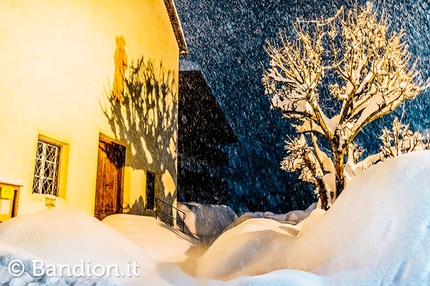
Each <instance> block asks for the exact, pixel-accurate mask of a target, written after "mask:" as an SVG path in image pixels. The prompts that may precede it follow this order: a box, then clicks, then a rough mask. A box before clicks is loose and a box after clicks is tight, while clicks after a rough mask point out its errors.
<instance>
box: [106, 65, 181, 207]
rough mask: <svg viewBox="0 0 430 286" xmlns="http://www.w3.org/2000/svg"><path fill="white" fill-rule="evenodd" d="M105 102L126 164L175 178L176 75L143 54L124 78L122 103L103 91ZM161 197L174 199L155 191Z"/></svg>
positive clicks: (160, 191)
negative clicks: (122, 145) (124, 147)
mask: <svg viewBox="0 0 430 286" xmlns="http://www.w3.org/2000/svg"><path fill="white" fill-rule="evenodd" d="M105 95H106V98H107V101H108V104H106V105H105V106H103V105H102V104H100V105H101V108H102V111H103V113H104V115H105V116H106V117H107V119H108V122H109V124H110V127H111V129H112V131H113V132H114V134H115V137H116V139H118V140H121V141H125V142H127V144H129V145H128V147H129V148H127V155H126V156H127V160H126V164H127V165H128V166H130V167H132V168H133V169H136V170H144V171H147V170H150V171H152V172H154V173H158V174H161V175H162V174H164V173H165V171H168V172H169V173H170V175H171V176H172V178H173V180H176V179H175V178H176V164H175V162H176V157H177V155H176V146H177V106H178V100H177V91H176V90H175V74H174V72H173V71H170V70H169V71H166V70H165V69H164V68H163V66H162V64H161V63H160V65H159V66H156V65H155V64H154V62H153V61H150V60H147V61H145V59H144V58H143V57H142V58H140V59H139V60H138V61H137V62H136V63H135V64H134V63H132V64H131V66H130V67H129V68H128V73H127V74H126V75H125V77H124V91H123V103H120V101H119V100H117V99H114V98H112V96H111V94H110V93H108V92H106V91H105ZM156 193H157V194H158V196H159V197H160V199H162V200H166V201H168V202H172V201H173V200H174V199H175V198H176V190H175V191H174V193H173V194H171V193H168V192H165V191H164V190H162V189H160V190H156Z"/></svg>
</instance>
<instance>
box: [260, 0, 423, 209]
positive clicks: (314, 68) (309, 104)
mask: <svg viewBox="0 0 430 286" xmlns="http://www.w3.org/2000/svg"><path fill="white" fill-rule="evenodd" d="M387 30H388V25H387V22H386V17H385V16H384V13H382V16H381V17H379V18H378V17H377V16H376V15H375V13H374V12H373V11H372V5H371V4H367V6H366V7H363V8H361V9H360V8H354V9H352V10H350V11H344V10H343V9H340V10H339V11H338V12H337V13H336V15H335V16H333V17H332V18H328V19H324V18H321V19H318V20H314V21H302V20H297V22H296V24H295V25H294V32H295V35H296V39H290V38H288V37H287V36H286V35H285V34H281V36H280V38H281V45H280V46H279V47H277V46H274V45H272V44H270V43H268V44H267V47H266V52H267V53H268V55H269V58H270V62H269V67H268V68H267V69H266V70H264V73H263V78H262V81H263V84H264V86H265V93H266V94H267V95H268V96H269V98H270V99H271V105H272V108H277V109H279V110H280V111H281V112H282V115H283V117H284V118H286V119H292V120H294V121H295V122H296V124H295V125H294V127H295V129H296V131H297V133H299V134H300V135H299V137H298V138H295V139H292V140H290V141H289V142H287V143H286V150H287V157H286V158H285V159H284V160H283V161H282V163H281V168H282V169H284V170H286V171H294V172H300V173H301V175H300V178H301V179H303V180H305V181H308V182H310V183H311V184H312V185H313V186H314V188H315V192H316V194H317V195H318V197H319V202H320V206H321V207H322V208H324V209H327V208H329V207H330V206H331V204H332V203H333V202H334V201H335V200H336V198H337V197H338V196H339V194H340V193H341V192H342V190H343V189H344V187H345V184H346V183H347V181H348V180H349V179H350V178H349V177H348V176H347V175H346V173H345V168H346V167H347V165H348V161H350V162H349V164H351V165H352V164H353V165H354V167H355V168H356V169H357V166H360V168H365V167H366V166H368V165H369V164H372V162H373V161H372V160H374V161H375V162H376V161H378V160H380V154H378V155H377V156H372V157H368V158H366V159H365V160H363V163H362V164H360V162H358V159H359V157H360V155H361V152H360V150H359V148H357V146H356V145H355V144H354V139H355V138H356V136H357V135H358V134H359V133H360V132H361V130H362V129H363V128H364V127H365V126H366V125H368V124H369V123H370V122H372V121H374V120H376V119H378V118H381V117H382V116H384V115H386V114H388V113H390V112H392V111H393V110H395V109H396V108H397V107H398V106H399V105H400V104H401V103H402V102H403V101H405V100H407V99H412V98H415V97H416V96H417V95H418V94H419V93H420V92H421V91H422V90H424V89H425V88H427V87H428V86H429V81H428V80H427V81H426V82H423V81H422V80H420V73H419V71H417V70H416V64H412V65H410V64H409V60H410V54H409V53H408V51H407V47H406V45H405V44H404V43H402V41H401V39H402V36H403V33H402V32H398V33H395V32H393V33H390V35H388V32H387ZM324 88H325V90H327V91H328V92H326V93H324V91H323V89H324ZM324 96H325V97H324ZM323 98H325V99H326V98H328V99H329V100H332V101H334V102H335V103H334V104H332V105H331V107H330V108H331V109H333V108H334V109H335V112H332V111H328V110H327V108H325V109H324V108H323V104H320V103H321V101H322V99H323ZM331 114H335V115H334V116H332V117H331V118H329V116H330V115H331ZM321 139H323V140H325V141H326V143H324V141H323V142H319V140H320V141H322V140H321ZM324 144H325V145H324ZM322 146H326V148H323V147H322Z"/></svg>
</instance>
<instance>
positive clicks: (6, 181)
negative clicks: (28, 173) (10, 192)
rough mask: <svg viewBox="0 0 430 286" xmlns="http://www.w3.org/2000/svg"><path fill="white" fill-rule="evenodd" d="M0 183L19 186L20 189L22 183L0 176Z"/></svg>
mask: <svg viewBox="0 0 430 286" xmlns="http://www.w3.org/2000/svg"><path fill="white" fill-rule="evenodd" d="M0 183H4V184H8V185H15V186H20V187H22V186H23V185H22V181H21V180H18V179H15V178H10V177H6V176H2V175H0Z"/></svg>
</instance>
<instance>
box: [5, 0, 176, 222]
mask: <svg viewBox="0 0 430 286" xmlns="http://www.w3.org/2000/svg"><path fill="white" fill-rule="evenodd" d="M118 35H122V36H123V37H124V38H125V40H126V47H125V49H126V52H127V55H128V59H129V61H131V60H134V59H138V58H140V57H142V56H144V57H145V58H148V59H152V60H153V61H154V62H156V63H159V62H162V64H163V67H164V68H166V69H168V70H170V71H173V73H174V76H175V78H176V79H177V77H178V55H179V50H178V45H177V42H176V40H175V37H174V34H173V29H172V27H171V24H170V21H169V18H168V14H167V11H166V8H165V6H164V3H163V1H162V0H141V1H138V0H134V1H133V0H128V1H126V0H124V1H120V0H116V1H105V0H74V1H68V0H58V1H54V0H49V1H47V0H35V1H32V0H28V1H17V0H10V1H7V0H4V1H1V3H0V102H1V103H0V177H2V176H3V177H9V178H12V179H13V180H19V181H20V182H22V184H23V188H22V189H21V196H20V205H19V214H24V213H29V212H33V211H36V210H40V209H44V208H45V206H44V202H43V200H42V198H40V197H37V196H35V195H33V194H32V190H31V189H32V177H33V171H34V160H35V153H36V143H37V138H38V136H39V135H44V136H47V137H50V138H53V139H55V140H58V141H60V142H62V143H65V144H67V145H66V146H67V149H68V150H67V153H68V156H67V157H68V160H67V161H68V165H67V174H66V177H67V178H66V179H64V180H62V182H61V183H62V184H63V186H64V184H65V186H64V187H65V195H64V198H62V199H59V200H57V206H62V205H69V206H73V207H77V208H80V209H82V210H84V211H87V212H88V213H92V212H93V208H94V194H95V183H96V170H97V151H98V140H99V134H100V133H102V134H105V135H106V136H109V137H112V138H115V134H114V133H113V132H112V130H111V127H110V126H109V124H108V122H107V119H106V116H105V115H104V114H103V112H102V109H101V106H100V103H102V104H104V103H106V98H105V94H104V90H105V89H106V90H108V89H109V88H110V85H111V83H112V81H113V75H114V59H113V55H114V52H115V47H116V46H115V37H116V36H118ZM175 88H176V90H177V80H176V81H175ZM124 143H126V142H124ZM172 149H174V146H173V148H172ZM172 152H175V151H174V150H172ZM174 164H175V166H176V162H175V163H174ZM125 173H126V174H125V194H124V201H125V203H127V202H128V203H130V201H132V200H133V199H134V198H135V197H137V196H139V195H141V194H142V193H141V192H142V191H143V189H144V184H145V180H144V171H143V170H133V168H132V167H131V166H128V167H126V172H125ZM172 180H173V181H172ZM172 180H166V181H168V182H169V184H168V185H166V186H165V187H166V190H167V191H169V190H170V191H172V192H174V188H175V186H174V184H175V183H174V182H175V180H176V179H175V178H172Z"/></svg>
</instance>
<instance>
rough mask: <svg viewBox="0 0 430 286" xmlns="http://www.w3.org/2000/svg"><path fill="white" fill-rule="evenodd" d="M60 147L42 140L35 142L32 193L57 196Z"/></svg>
mask: <svg viewBox="0 0 430 286" xmlns="http://www.w3.org/2000/svg"><path fill="white" fill-rule="evenodd" d="M60 152H61V146H60V145H56V144H53V143H50V142H46V141H44V140H42V139H39V140H38V141H37V152H36V165H35V168H34V178H33V193H37V194H42V195H53V196H58V176H59V169H60Z"/></svg>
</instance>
